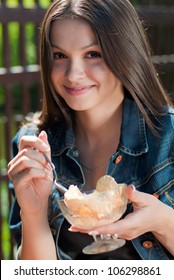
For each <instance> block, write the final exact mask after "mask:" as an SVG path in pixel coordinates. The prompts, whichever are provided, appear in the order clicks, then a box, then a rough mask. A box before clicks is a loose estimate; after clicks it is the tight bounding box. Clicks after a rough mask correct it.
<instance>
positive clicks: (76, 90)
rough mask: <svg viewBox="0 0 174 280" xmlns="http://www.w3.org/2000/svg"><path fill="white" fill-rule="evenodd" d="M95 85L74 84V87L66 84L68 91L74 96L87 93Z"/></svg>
mask: <svg viewBox="0 0 174 280" xmlns="http://www.w3.org/2000/svg"><path fill="white" fill-rule="evenodd" d="M93 87H94V86H74V87H69V86H64V88H65V90H66V92H67V93H68V94H70V95H74V96H75V95H76V96H77V95H82V94H85V93H87V92H88V91H89V90H91V88H93Z"/></svg>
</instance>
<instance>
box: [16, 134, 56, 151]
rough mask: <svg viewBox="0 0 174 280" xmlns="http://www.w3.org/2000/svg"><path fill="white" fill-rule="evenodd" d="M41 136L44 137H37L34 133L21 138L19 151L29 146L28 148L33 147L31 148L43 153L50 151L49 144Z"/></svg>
mask: <svg viewBox="0 0 174 280" xmlns="http://www.w3.org/2000/svg"><path fill="white" fill-rule="evenodd" d="M41 133H42V132H41ZM41 133H40V134H41ZM44 133H45V132H44ZM45 134H46V133H45ZM41 138H42V137H37V136H34V135H30V136H28V135H26V136H23V137H21V140H20V143H19V151H21V150H23V149H25V148H26V147H27V148H31V149H36V150H38V151H40V152H43V153H48V152H50V146H49V144H48V143H45V142H44V141H43V140H42V139H41Z"/></svg>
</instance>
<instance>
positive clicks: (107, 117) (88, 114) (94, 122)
mask: <svg viewBox="0 0 174 280" xmlns="http://www.w3.org/2000/svg"><path fill="white" fill-rule="evenodd" d="M121 120H122V103H121V104H119V106H118V107H117V109H116V110H115V111H114V112H112V111H111V110H110V108H108V110H107V109H106V110H105V111H104V112H103V111H102V112H98V111H96V110H91V111H85V112H84V111H83V112H77V113H76V127H75V135H76V142H77V143H79V142H81V143H86V145H87V146H88V147H91V148H92V146H95V145H97V146H98V145H99V146H100V145H104V144H106V143H108V140H111V139H112V140H114V137H115V138H116V136H118V134H120V129H121Z"/></svg>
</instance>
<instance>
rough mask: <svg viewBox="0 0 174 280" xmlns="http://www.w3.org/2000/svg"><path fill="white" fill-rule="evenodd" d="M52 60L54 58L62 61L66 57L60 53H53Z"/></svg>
mask: <svg viewBox="0 0 174 280" xmlns="http://www.w3.org/2000/svg"><path fill="white" fill-rule="evenodd" d="M53 58H54V59H64V58H66V55H64V54H63V53H61V52H54V53H53Z"/></svg>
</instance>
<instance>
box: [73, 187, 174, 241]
mask: <svg viewBox="0 0 174 280" xmlns="http://www.w3.org/2000/svg"><path fill="white" fill-rule="evenodd" d="M125 196H126V197H127V198H128V200H129V202H130V203H132V206H133V212H132V213H130V214H128V215H127V216H126V217H125V218H124V219H121V220H119V221H117V222H115V223H113V224H110V225H107V226H100V227H96V228H94V229H93V230H92V231H85V230H81V229H80V231H81V232H85V233H88V234H90V235H94V234H95V235H96V234H118V236H119V237H120V238H124V239H127V240H131V239H133V238H136V237H137V236H140V235H142V234H143V233H146V232H149V231H151V232H160V231H161V229H162V227H164V211H167V210H169V208H170V207H168V206H167V205H165V204H164V203H162V202H160V201H159V200H158V199H157V198H156V197H155V196H153V195H150V194H146V193H143V192H139V191H137V190H135V188H134V186H128V188H126V189H125ZM170 210H171V209H170ZM69 230H70V231H74V232H75V231H79V229H77V228H75V227H73V226H72V227H70V229H69Z"/></svg>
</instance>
